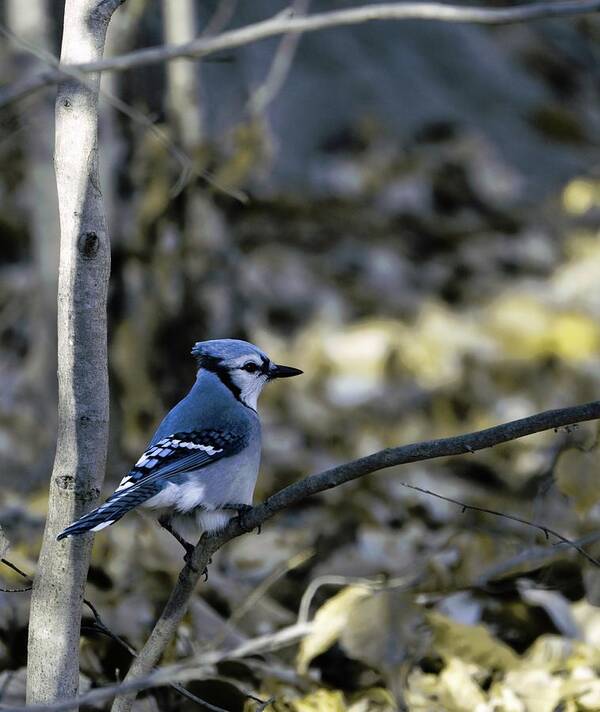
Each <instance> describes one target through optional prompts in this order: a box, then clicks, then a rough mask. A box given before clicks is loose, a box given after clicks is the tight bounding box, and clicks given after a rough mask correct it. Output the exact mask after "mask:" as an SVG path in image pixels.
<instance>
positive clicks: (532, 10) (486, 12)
mask: <svg viewBox="0 0 600 712" xmlns="http://www.w3.org/2000/svg"><path fill="white" fill-rule="evenodd" d="M598 10H600V0H558V1H557V2H538V3H533V4H527V5H516V6H514V7H506V8H494V9H488V8H481V7H464V6H461V5H447V4H445V3H437V2H431V3H429V2H424V3H419V2H407V3H380V4H377V5H369V6H366V7H353V8H348V9H345V10H334V11H331V12H323V13H316V14H314V15H308V16H306V17H294V16H293V15H291V14H290V13H289V12H284V13H278V14H277V15H275V16H273V17H271V18H269V19H267V20H263V21H261V22H256V23H253V24H251V25H246V26H245V27H241V28H239V29H235V30H230V31H229V32H223V33H221V34H219V35H215V36H212V37H205V36H200V37H198V38H196V39H194V40H192V41H191V42H187V43H185V44H182V45H167V46H159V47H148V48H146V49H140V50H136V51H134V52H129V53H127V54H124V55H121V56H119V57H110V58H108V59H104V60H101V61H97V62H87V63H83V64H78V65H73V66H71V69H75V70H77V71H80V72H84V73H89V72H108V71H112V72H114V71H117V72H122V71H125V70H127V69H133V68H134V67H140V66H142V65H147V64H157V63H160V62H170V61H171V60H173V59H177V58H180V57H183V58H187V59H199V58H201V57H206V56H207V55H209V54H214V53H215V52H222V51H224V50H231V49H235V48H237V47H242V46H244V45H247V44H250V43H252V42H258V41H259V40H263V39H266V38H268V37H275V36H277V35H283V34H288V33H294V34H296V33H304V32H316V31H318V30H325V29H329V28H332V27H340V26H344V25H358V24H363V23H365V22H373V21H382V20H439V21H442V22H471V23H477V24H482V25H503V24H511V23H516V22H529V21H532V20H540V19H544V18H552V17H572V16H575V15H583V14H587V13H592V12H597V11H598ZM61 78H62V73H61V72H60V70H43V71H42V72H40V73H39V74H34V75H31V76H28V77H25V78H24V79H23V80H22V81H21V82H17V83H15V84H11V85H9V86H8V87H6V88H4V89H3V90H2V91H0V107H3V106H6V105H8V104H10V103H12V102H14V101H17V100H19V99H22V98H24V97H26V96H28V95H29V94H31V93H33V92H35V91H38V90H39V89H41V88H43V87H45V86H48V85H49V84H56V83H57V82H59V81H61Z"/></svg>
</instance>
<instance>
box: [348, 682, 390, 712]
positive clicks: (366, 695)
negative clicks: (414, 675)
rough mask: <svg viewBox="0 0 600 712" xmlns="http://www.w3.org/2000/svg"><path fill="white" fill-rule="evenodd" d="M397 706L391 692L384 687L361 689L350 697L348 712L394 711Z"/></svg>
mask: <svg viewBox="0 0 600 712" xmlns="http://www.w3.org/2000/svg"><path fill="white" fill-rule="evenodd" d="M397 709H398V707H397V705H396V701H395V700H394V698H393V696H392V693H391V692H390V691H389V690H386V689H385V688H384V687H371V688H370V689H368V690H361V692H359V693H357V694H356V695H354V696H353V698H352V703H351V704H350V706H349V707H348V712H394V711H395V710H397Z"/></svg>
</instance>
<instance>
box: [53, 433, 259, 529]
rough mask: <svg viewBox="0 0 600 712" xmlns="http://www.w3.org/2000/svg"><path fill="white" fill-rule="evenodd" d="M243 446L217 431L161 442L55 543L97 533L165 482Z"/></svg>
mask: <svg viewBox="0 0 600 712" xmlns="http://www.w3.org/2000/svg"><path fill="white" fill-rule="evenodd" d="M244 445H245V439H244V438H243V437H241V436H239V435H234V434H232V433H224V432H222V431H217V430H202V431H195V432H190V433H175V434H173V435H169V436H167V437H165V438H162V439H161V440H159V441H158V442H157V443H155V444H154V445H151V446H150V447H149V448H148V449H147V450H146V451H145V452H144V454H143V455H142V456H141V457H140V459H139V460H138V461H137V462H136V464H135V465H134V467H133V468H132V469H131V471H130V472H129V473H128V474H127V475H126V476H125V477H124V478H123V479H122V480H121V483H120V484H119V486H118V487H117V489H116V490H115V492H114V494H112V495H111V496H110V497H109V498H108V499H107V500H106V502H104V504H102V505H100V507H98V508H97V509H94V510H92V511H91V512H88V513H87V514H84V515H83V517H81V518H80V519H78V520H77V521H76V522H74V523H73V524H71V525H70V526H68V527H67V528H66V529H65V530H64V531H63V532H61V533H60V534H59V535H58V537H57V539H58V540H60V539H64V538H65V537H68V536H75V535H77V534H83V533H84V532H87V531H100V529H104V527H108V526H110V525H111V524H114V523H115V522H116V521H118V520H119V519H121V517H122V516H123V515H124V514H126V513H127V512H129V511H130V510H131V509H134V507H137V506H138V505H140V504H142V503H143V502H145V501H146V500H148V499H150V498H151V497H153V496H154V495H156V494H158V493H159V492H160V491H161V489H162V488H163V486H164V484H165V482H167V481H168V480H169V479H172V478H174V477H175V476H177V475H180V474H183V473H186V472H195V471H196V470H199V469H201V468H202V467H205V466H206V465H208V464H209V463H212V462H216V461H217V460H220V459H221V458H223V457H230V456H231V455H235V454H236V453H237V452H239V451H240V450H241V449H242V448H243V447H244Z"/></svg>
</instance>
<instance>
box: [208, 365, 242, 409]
mask: <svg viewBox="0 0 600 712" xmlns="http://www.w3.org/2000/svg"><path fill="white" fill-rule="evenodd" d="M198 366H200V368H205V369H206V370H207V371H211V373H214V374H215V375H216V376H218V377H219V379H220V381H221V383H222V384H223V385H224V386H226V387H227V388H229V390H230V391H231V393H232V394H233V397H234V398H235V399H236V400H238V401H239V402H240V403H241V404H242V405H246V403H244V401H243V400H242V398H241V395H242V391H241V389H240V388H238V386H236V384H235V383H234V382H233V381H232V379H231V374H230V373H229V371H228V369H227V368H226V367H225V366H223V364H222V361H221V359H220V358H217V357H216V356H204V355H202V356H200V357H199V358H198Z"/></svg>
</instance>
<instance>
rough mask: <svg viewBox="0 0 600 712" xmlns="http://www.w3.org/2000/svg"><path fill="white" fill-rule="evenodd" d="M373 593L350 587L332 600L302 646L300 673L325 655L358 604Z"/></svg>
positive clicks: (315, 621) (318, 615) (320, 609)
mask: <svg viewBox="0 0 600 712" xmlns="http://www.w3.org/2000/svg"><path fill="white" fill-rule="evenodd" d="M371 595H372V593H371V591H369V590H368V589H366V588H362V587H360V586H348V587H347V588H344V589H343V590H342V591H340V592H339V593H337V594H336V595H335V596H333V597H332V598H330V599H329V600H328V601H327V602H326V603H325V604H324V605H323V606H321V608H319V610H318V611H317V613H316V615H315V618H314V626H313V629H312V632H310V633H309V634H308V635H307V636H306V638H304V640H303V641H302V642H301V644H300V650H299V652H298V658H297V660H296V665H297V667H298V671H299V672H300V673H305V672H306V671H307V670H308V666H309V664H310V662H311V660H313V659H314V658H316V657H317V655H320V654H321V653H324V652H325V651H326V650H327V649H328V648H330V647H331V646H332V645H333V644H334V643H335V642H336V641H337V639H338V638H339V637H340V635H341V634H342V632H343V630H344V628H345V627H346V626H347V625H348V621H349V619H350V617H351V616H352V613H353V612H354V610H355V607H356V605H357V604H358V603H360V602H361V601H363V600H365V599H366V598H368V597H369V596H371Z"/></svg>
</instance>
